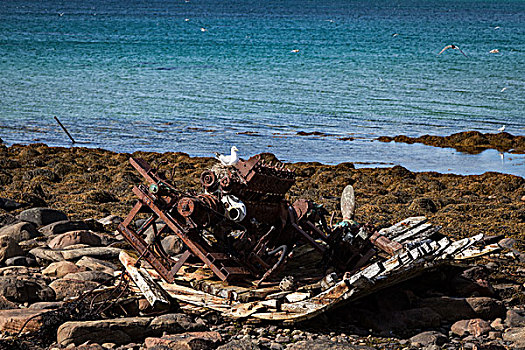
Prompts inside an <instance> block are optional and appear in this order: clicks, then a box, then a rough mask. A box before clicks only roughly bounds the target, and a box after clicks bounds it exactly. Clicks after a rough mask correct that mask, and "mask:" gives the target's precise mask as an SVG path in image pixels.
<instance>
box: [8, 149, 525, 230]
mask: <svg viewBox="0 0 525 350" xmlns="http://www.w3.org/2000/svg"><path fill="white" fill-rule="evenodd" d="M129 156H130V155H129V154H124V153H114V152H110V151H106V150H102V149H88V148H77V147H74V148H55V147H48V146H46V145H43V144H33V145H28V146H20V145H13V146H11V147H5V146H1V147H0V186H1V187H0V197H5V198H11V199H13V200H16V201H20V202H25V203H28V204H29V205H30V206H51V207H53V208H56V209H60V210H63V211H65V212H66V213H67V214H68V215H69V216H70V217H71V218H73V219H86V218H89V217H93V218H100V217H103V216H106V215H108V214H115V215H119V216H125V215H126V214H127V213H128V212H129V210H130V208H131V207H132V206H133V204H134V200H135V199H134V195H133V193H132V192H131V188H132V187H133V185H134V184H137V183H140V182H141V178H140V176H139V175H138V174H137V173H136V172H135V170H134V169H133V168H132V167H131V166H130V164H129V161H128V159H129ZM133 156H135V157H142V158H144V159H146V160H147V161H148V162H150V163H151V164H154V165H155V166H157V167H159V168H160V169H163V170H165V171H166V173H167V174H168V177H171V175H173V182H174V183H175V184H176V185H177V186H179V187H180V188H181V189H195V190H200V188H201V185H200V183H199V176H200V173H201V172H202V171H203V170H204V169H206V168H209V167H211V166H212V165H213V164H214V163H215V162H216V160H214V159H213V158H196V157H193V158H192V157H189V156H188V155H187V154H184V153H164V154H158V153H152V152H149V153H141V152H138V153H135V154H133ZM265 157H267V158H268V159H275V157H274V156H273V155H271V154H265ZM289 167H290V168H292V169H294V170H295V171H296V173H297V175H298V176H297V182H296V184H295V185H294V187H292V189H291V191H290V192H289V196H290V197H289V199H290V200H294V199H296V198H306V199H309V200H313V201H315V202H317V203H319V204H323V205H324V206H325V207H326V208H327V209H328V210H329V211H330V212H332V211H334V210H337V209H338V207H339V196H340V194H341V191H342V190H343V188H344V187H345V186H346V185H348V184H351V185H353V186H354V188H355V190H356V196H357V204H358V208H357V211H356V218H357V220H358V221H359V222H369V223H372V224H374V225H376V226H377V227H383V226H388V225H391V224H392V223H394V222H396V221H399V220H402V219H404V218H406V217H408V216H413V215H420V214H421V215H425V216H427V217H429V218H430V220H431V221H432V222H434V223H435V224H438V225H443V227H444V231H445V232H446V233H448V234H450V235H452V236H456V237H464V236H466V235H475V234H478V233H484V234H487V235H495V234H503V235H506V236H507V237H513V238H516V239H519V240H522V239H524V238H525V179H524V178H522V177H519V176H515V175H508V174H500V173H492V172H488V173H485V174H482V175H469V176H463V175H454V174H440V173H436V172H421V173H416V172H411V171H409V170H407V169H405V168H403V167H401V166H395V167H392V168H364V169H355V168H354V166H353V165H352V164H351V163H342V164H338V165H324V164H320V163H293V164H289Z"/></svg>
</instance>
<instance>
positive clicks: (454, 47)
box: [438, 44, 468, 57]
mask: <svg viewBox="0 0 525 350" xmlns="http://www.w3.org/2000/svg"><path fill="white" fill-rule="evenodd" d="M448 49H454V50H458V51H459V52H461V53H462V54H463V56H465V57H468V56H467V55H465V53H464V52H463V51H461V49H460V48H459V47H458V46H456V45H454V44H451V45H447V46H445V47H444V48H443V50H441V51H440V52H439V53H438V56H439V55H441V54H442V53H443V52H445V51H447V50H448Z"/></svg>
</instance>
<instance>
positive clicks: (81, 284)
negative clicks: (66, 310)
mask: <svg viewBox="0 0 525 350" xmlns="http://www.w3.org/2000/svg"><path fill="white" fill-rule="evenodd" d="M98 285H99V283H97V282H92V281H77V280H66V279H59V280H56V281H53V282H51V283H50V284H49V287H51V288H52V289H53V290H54V291H55V293H56V299H57V300H64V299H65V298H71V297H77V296H79V295H80V294H82V293H84V292H87V291H90V290H92V289H94V288H95V287H97V286H98Z"/></svg>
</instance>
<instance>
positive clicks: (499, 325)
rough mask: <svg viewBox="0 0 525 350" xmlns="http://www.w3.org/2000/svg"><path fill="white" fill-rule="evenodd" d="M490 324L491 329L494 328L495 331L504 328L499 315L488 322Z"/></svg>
mask: <svg viewBox="0 0 525 350" xmlns="http://www.w3.org/2000/svg"><path fill="white" fill-rule="evenodd" d="M490 326H491V327H492V329H495V330H497V331H502V330H504V329H505V325H504V324H503V321H502V320H501V318H499V317H498V318H496V319H495V320H494V321H492V322H491V323H490Z"/></svg>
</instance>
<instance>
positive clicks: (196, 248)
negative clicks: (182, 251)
mask: <svg viewBox="0 0 525 350" xmlns="http://www.w3.org/2000/svg"><path fill="white" fill-rule="evenodd" d="M135 189H137V191H135ZM133 191H134V192H135V194H136V195H137V196H138V197H139V198H142V199H143V200H144V202H145V203H146V204H147V205H148V206H149V207H150V209H151V210H153V212H155V213H156V214H157V215H158V217H159V218H161V219H162V220H163V221H164V222H165V223H166V224H167V225H168V226H169V227H170V228H171V230H172V231H173V232H175V234H176V235H177V236H179V237H180V238H181V239H182V241H183V242H184V243H185V244H186V246H188V248H190V249H191V251H192V252H193V254H195V255H196V256H197V257H198V258H199V259H201V260H202V262H203V263H205V264H206V265H208V267H209V268H210V269H212V271H213V272H214V273H215V274H216V275H217V277H219V278H220V279H221V280H223V281H225V280H226V279H227V278H228V276H227V275H225V274H224V273H223V272H222V271H221V270H220V269H219V268H218V267H217V266H215V264H213V263H212V262H211V261H210V260H209V259H208V258H207V257H206V254H207V253H208V252H206V250H204V249H203V248H202V247H201V246H200V245H199V244H197V243H195V242H193V241H192V240H191V239H190V238H189V237H188V236H187V235H186V234H185V233H184V231H183V230H182V229H181V228H180V227H178V225H177V224H176V223H175V222H174V220H173V218H172V217H171V216H168V215H166V214H165V213H164V212H163V211H162V210H161V209H160V208H159V207H158V206H157V205H156V204H155V203H154V200H153V199H152V198H151V197H149V195H148V194H147V193H144V192H142V191H140V189H138V188H137V187H135V188H133ZM159 273H160V271H159ZM169 279H171V280H173V276H170V277H169Z"/></svg>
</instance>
